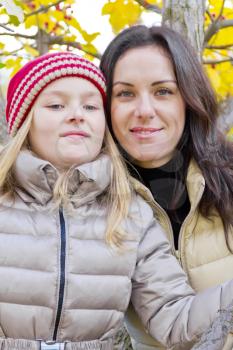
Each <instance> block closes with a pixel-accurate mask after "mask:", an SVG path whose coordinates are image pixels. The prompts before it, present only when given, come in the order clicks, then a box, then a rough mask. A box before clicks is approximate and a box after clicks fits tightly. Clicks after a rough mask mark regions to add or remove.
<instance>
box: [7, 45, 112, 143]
mask: <svg viewBox="0 0 233 350" xmlns="http://www.w3.org/2000/svg"><path fill="white" fill-rule="evenodd" d="M64 77H79V78H84V79H87V80H89V81H90V82H91V83H92V84H94V85H95V86H96V88H97V89H98V90H99V92H100V93H101V95H102V98H103V102H105V99H106V94H105V91H106V86H105V78H104V76H103V74H102V73H101V71H100V70H99V68H97V67H96V66H95V65H94V64H93V63H91V62H90V61H88V60H86V59H84V58H82V57H79V56H77V55H75V54H73V53H71V52H56V53H48V54H45V55H43V56H40V57H38V58H36V59H34V60H32V61H30V62H28V63H27V64H26V65H25V66H23V67H22V68H21V69H20V70H19V71H18V72H17V73H16V74H15V75H14V76H13V77H12V79H11V80H10V83H9V86H8V91H7V105H6V120H7V124H8V132H9V134H11V135H12V136H14V135H15V134H16V133H17V131H18V130H19V128H20V127H21V126H22V124H23V122H24V120H25V119H26V117H27V115H28V113H29V111H30V109H31V107H32V105H33V103H34V102H35V100H36V98H37V97H38V95H39V94H40V93H41V92H42V90H43V89H44V88H45V87H46V86H47V85H49V84H50V83H51V82H52V81H54V80H57V79H61V78H64Z"/></svg>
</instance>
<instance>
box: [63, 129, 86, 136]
mask: <svg viewBox="0 0 233 350" xmlns="http://www.w3.org/2000/svg"><path fill="white" fill-rule="evenodd" d="M61 136H62V137H80V136H81V137H89V136H90V135H89V134H88V133H87V132H85V131H83V130H75V131H67V132H65V133H63V134H62V135H61Z"/></svg>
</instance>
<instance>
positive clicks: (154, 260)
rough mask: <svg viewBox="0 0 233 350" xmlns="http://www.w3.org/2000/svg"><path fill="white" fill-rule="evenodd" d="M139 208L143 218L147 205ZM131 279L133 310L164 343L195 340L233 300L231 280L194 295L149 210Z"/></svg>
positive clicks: (170, 344) (167, 344) (170, 343)
mask: <svg viewBox="0 0 233 350" xmlns="http://www.w3.org/2000/svg"><path fill="white" fill-rule="evenodd" d="M141 210H142V214H143V215H142V216H143V217H144V220H145V216H147V218H148V215H149V214H148V211H149V210H150V208H149V207H147V210H146V212H145V211H144V209H143V208H141ZM132 282H133V290H132V303H133V305H134V307H135V310H136V312H137V313H138V314H139V316H140V318H141V320H142V322H143V324H144V325H145V327H146V329H147V331H148V332H149V333H150V334H151V335H152V336H153V337H154V338H156V339H158V340H159V341H160V342H161V343H162V344H164V345H165V346H172V345H175V344H180V343H186V342H190V341H193V340H196V339H198V337H199V336H200V335H201V334H202V333H203V332H204V331H205V330H206V329H207V328H208V327H209V326H210V325H211V324H212V322H213V321H214V319H215V317H216V316H217V314H218V311H219V310H222V309H225V308H226V307H227V306H228V305H229V304H230V303H231V302H232V300H233V281H229V282H228V283H225V284H222V285H219V286H217V287H215V288H211V289H208V290H205V291H204V292H202V293H199V294H197V295H195V292H194V291H193V289H192V288H191V287H190V286H189V285H188V281H187V277H186V275H185V273H184V271H183V270H182V269H181V267H180V265H179V263H178V262H177V260H176V258H175V257H174V256H173V255H172V254H171V251H170V245H169V242H168V241H167V239H166V236H165V234H164V232H163V231H162V229H161V227H160V226H159V224H158V223H157V222H156V221H155V220H154V219H153V214H152V213H151V221H150V224H149V225H148V226H147V228H146V230H145V234H144V236H143V238H142V240H141V243H140V245H139V250H138V260H137V265H136V270H135V273H134V276H133V280H132ZM180 346H181V344H180Z"/></svg>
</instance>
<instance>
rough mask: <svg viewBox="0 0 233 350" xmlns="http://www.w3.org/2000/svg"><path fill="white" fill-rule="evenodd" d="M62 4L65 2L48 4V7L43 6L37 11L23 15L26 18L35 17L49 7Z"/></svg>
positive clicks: (58, 0)
mask: <svg viewBox="0 0 233 350" xmlns="http://www.w3.org/2000/svg"><path fill="white" fill-rule="evenodd" d="M62 2H65V0H57V1H56V2H54V3H53V4H50V5H48V6H43V5H41V7H40V8H38V9H37V10H35V11H33V12H30V13H28V14H25V17H26V18H28V17H30V16H34V15H37V14H38V13H41V12H47V11H48V10H49V9H50V7H53V6H56V5H59V4H60V3H62Z"/></svg>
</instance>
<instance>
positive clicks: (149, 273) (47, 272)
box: [0, 151, 233, 350]
mask: <svg viewBox="0 0 233 350" xmlns="http://www.w3.org/2000/svg"><path fill="white" fill-rule="evenodd" d="M110 170H111V165H110V161H109V159H108V157H107V156H104V155H102V156H101V157H100V158H99V159H97V160H96V161H94V162H92V163H89V164H85V165H82V166H80V167H78V168H76V169H74V171H73V172H72V173H71V175H70V187H69V192H70V193H72V194H73V196H72V201H71V204H70V205H71V207H72V213H71V214H68V213H67V212H66V211H65V210H63V209H62V208H61V209H60V211H58V210H54V209H52V208H53V205H52V204H53V201H52V191H51V188H52V187H53V184H54V181H55V180H56V178H57V171H56V169H54V168H53V167H52V166H51V165H50V164H49V163H48V162H46V161H42V160H40V159H38V158H36V157H35V156H33V155H32V154H31V153H30V152H29V151H23V152H21V153H20V155H19V157H18V159H17V162H16V165H15V170H14V171H15V176H16V178H17V179H18V187H17V189H16V192H17V196H16V198H15V201H14V202H12V201H10V199H8V200H7V199H6V198H5V199H4V201H2V204H1V207H0V282H1V283H0V327H1V331H0V332H1V339H0V345H1V350H6V349H19V350H23V349H31V350H33V349H38V347H37V346H38V344H37V343H36V342H33V341H31V340H44V341H48V340H57V341H58V342H65V341H66V342H68V343H67V346H66V348H65V349H67V350H68V349H73V350H74V349H89V350H94V349H95V350H100V349H101V350H111V349H112V348H113V345H112V338H113V337H114V335H115V333H116V331H117V330H118V329H119V327H120V326H121V324H122V321H123V317H124V313H125V311H126V309H127V306H128V303H129V300H130V296H131V293H132V296H131V297H132V303H133V305H134V307H135V309H136V310H137V312H138V314H139V315H140V317H141V319H142V322H143V323H144V325H145V327H146V328H147V330H148V332H150V333H151V334H152V336H153V337H156V338H158V339H159V340H160V342H162V343H164V345H166V346H171V344H176V343H180V342H181V343H183V342H186V341H190V340H191V339H193V338H195V337H196V336H198V335H199V334H200V333H201V332H203V330H205V329H206V328H207V327H208V326H209V325H210V323H211V322H212V320H213V319H214V317H215V316H216V314H217V312H218V310H219V309H221V308H223V307H225V306H226V305H228V304H229V303H230V302H231V301H232V296H233V281H231V282H229V283H228V284H225V285H223V286H219V287H216V288H213V289H212V290H209V291H208V292H205V293H203V294H200V295H198V296H196V297H194V292H193V290H192V289H191V288H190V287H189V286H188V285H187V283H186V276H185V274H184V273H183V271H182V270H181V268H180V266H179V264H178V263H177V261H176V259H175V258H174V256H173V255H172V254H171V253H170V246H169V244H168V241H167V239H166V237H165V235H164V233H163V231H162V230H161V228H160V226H159V225H158V224H157V223H156V222H155V220H154V217H153V212H152V210H151V208H150V207H149V206H148V205H147V204H146V203H145V202H144V201H143V200H142V199H141V198H140V197H139V196H135V197H134V200H133V202H132V204H131V208H130V218H129V219H128V220H126V221H125V222H124V223H123V228H124V229H125V230H127V232H128V233H129V235H130V239H129V240H128V241H127V242H125V243H126V247H127V249H126V250H125V251H124V252H123V253H122V254H118V253H117V252H115V251H111V250H110V249H109V247H108V246H107V245H106V243H105V236H104V235H105V229H106V217H107V210H106V208H105V207H104V206H103V196H104V193H105V191H106V190H107V188H108V185H109V181H110V178H109V176H110V175H109V174H110V173H111V171H110ZM100 196H101V197H102V198H101V203H102V204H100V200H99V197H100ZM203 314H204V315H205V317H203ZM4 337H5V339H4ZM15 339H16V340H15ZM20 339H21V340H20ZM70 342H75V343H70ZM35 344H36V345H35Z"/></svg>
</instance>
